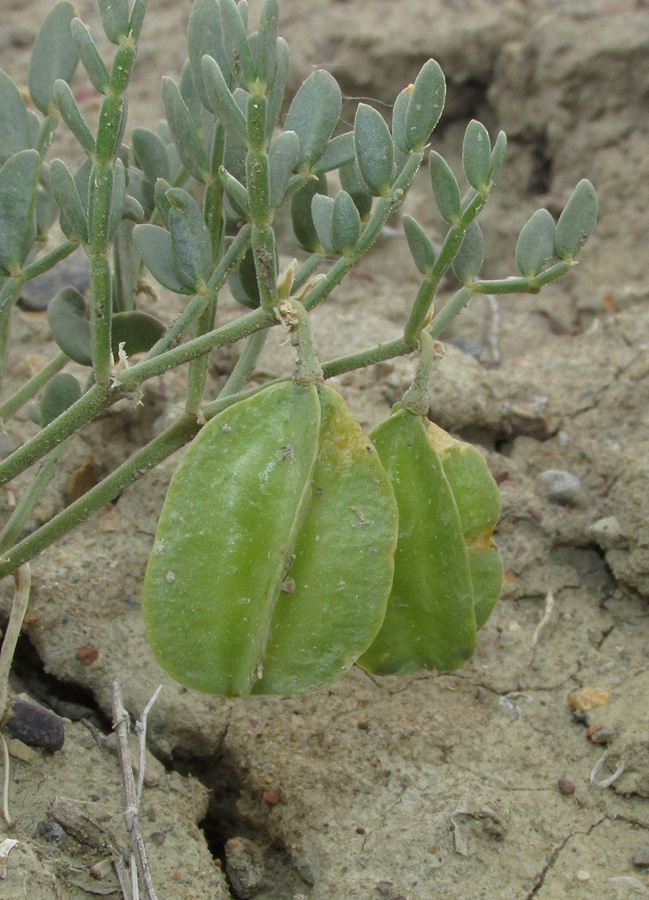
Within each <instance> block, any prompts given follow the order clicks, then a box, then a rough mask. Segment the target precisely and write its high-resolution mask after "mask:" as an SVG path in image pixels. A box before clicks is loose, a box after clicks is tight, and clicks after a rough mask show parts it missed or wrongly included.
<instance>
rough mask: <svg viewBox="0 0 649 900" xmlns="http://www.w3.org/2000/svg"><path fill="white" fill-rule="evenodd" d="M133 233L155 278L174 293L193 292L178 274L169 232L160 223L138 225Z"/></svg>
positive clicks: (138, 247)
mask: <svg viewBox="0 0 649 900" xmlns="http://www.w3.org/2000/svg"><path fill="white" fill-rule="evenodd" d="M133 233H134V236H135V243H136V244H137V249H138V250H139V251H140V256H141V257H142V262H143V263H144V265H145V266H146V267H147V269H148V270H149V272H151V274H152V275H153V277H154V278H155V280H156V281H158V282H160V284H161V285H162V286H163V287H166V288H167V289H168V290H170V291H173V292H174V294H193V293H194V290H193V289H192V288H188V287H186V286H185V285H184V284H183V283H182V281H180V279H179V278H178V275H177V274H176V269H175V267H174V261H173V249H172V245H171V235H170V234H169V232H168V231H167V230H166V229H165V228H160V226H159V225H136V226H135V229H134V232H133Z"/></svg>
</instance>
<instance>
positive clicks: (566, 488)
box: [539, 469, 588, 507]
mask: <svg viewBox="0 0 649 900" xmlns="http://www.w3.org/2000/svg"><path fill="white" fill-rule="evenodd" d="M539 481H540V482H541V485H542V486H543V489H544V492H545V496H546V497H547V499H548V500H549V501H550V503H558V504H559V505H560V506H571V507H576V506H586V504H587V502H588V497H587V495H586V491H585V490H584V486H583V485H582V483H581V479H580V478H578V477H577V476H576V475H572V474H571V473H570V472H564V471H562V470H561V469H546V471H545V472H541V474H540V475H539Z"/></svg>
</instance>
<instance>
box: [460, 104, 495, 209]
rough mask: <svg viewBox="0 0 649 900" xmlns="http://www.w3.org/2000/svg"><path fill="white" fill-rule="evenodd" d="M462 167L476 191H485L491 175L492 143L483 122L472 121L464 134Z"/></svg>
mask: <svg viewBox="0 0 649 900" xmlns="http://www.w3.org/2000/svg"><path fill="white" fill-rule="evenodd" d="M462 166H463V168H464V174H465V175H466V180H467V181H468V182H469V184H470V185H471V187H473V188H475V189H476V191H484V190H486V188H487V187H488V185H489V179H490V175H491V141H490V140H489V133H488V132H487V129H486V128H485V127H484V125H483V124H482V123H481V122H478V121H476V120H475V119H472V120H471V121H470V122H469V124H468V125H467V127H466V131H465V132H464V143H463V146H462Z"/></svg>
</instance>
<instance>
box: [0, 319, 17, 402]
mask: <svg viewBox="0 0 649 900" xmlns="http://www.w3.org/2000/svg"><path fill="white" fill-rule="evenodd" d="M13 308H14V305H13V302H12V303H5V305H4V306H3V307H2V308H1V309H0V387H1V386H2V382H3V381H4V377H5V374H6V372H7V365H8V363H9V343H10V339H11V314H12V312H13Z"/></svg>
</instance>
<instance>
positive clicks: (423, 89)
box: [405, 59, 446, 150]
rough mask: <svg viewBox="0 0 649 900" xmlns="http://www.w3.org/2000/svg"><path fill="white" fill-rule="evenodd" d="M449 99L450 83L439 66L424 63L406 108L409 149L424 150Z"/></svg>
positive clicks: (433, 61)
mask: <svg viewBox="0 0 649 900" xmlns="http://www.w3.org/2000/svg"><path fill="white" fill-rule="evenodd" d="M445 98H446V81H445V80H444V73H443V72H442V70H441V68H440V66H439V63H437V62H436V61H435V60H434V59H429V60H428V62H426V63H424V65H423V66H422V67H421V70H420V72H419V74H418V75H417V77H416V78H415V83H414V85H413V86H412V93H411V94H410V102H409V103H408V108H407V109H406V121H405V126H406V129H405V130H406V144H407V147H408V149H409V150H423V149H424V146H425V144H426V143H427V142H428V139H429V138H430V135H431V133H432V131H433V129H434V128H435V126H436V125H437V123H438V122H439V120H440V117H441V115H442V112H443V110H444V100H445Z"/></svg>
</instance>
